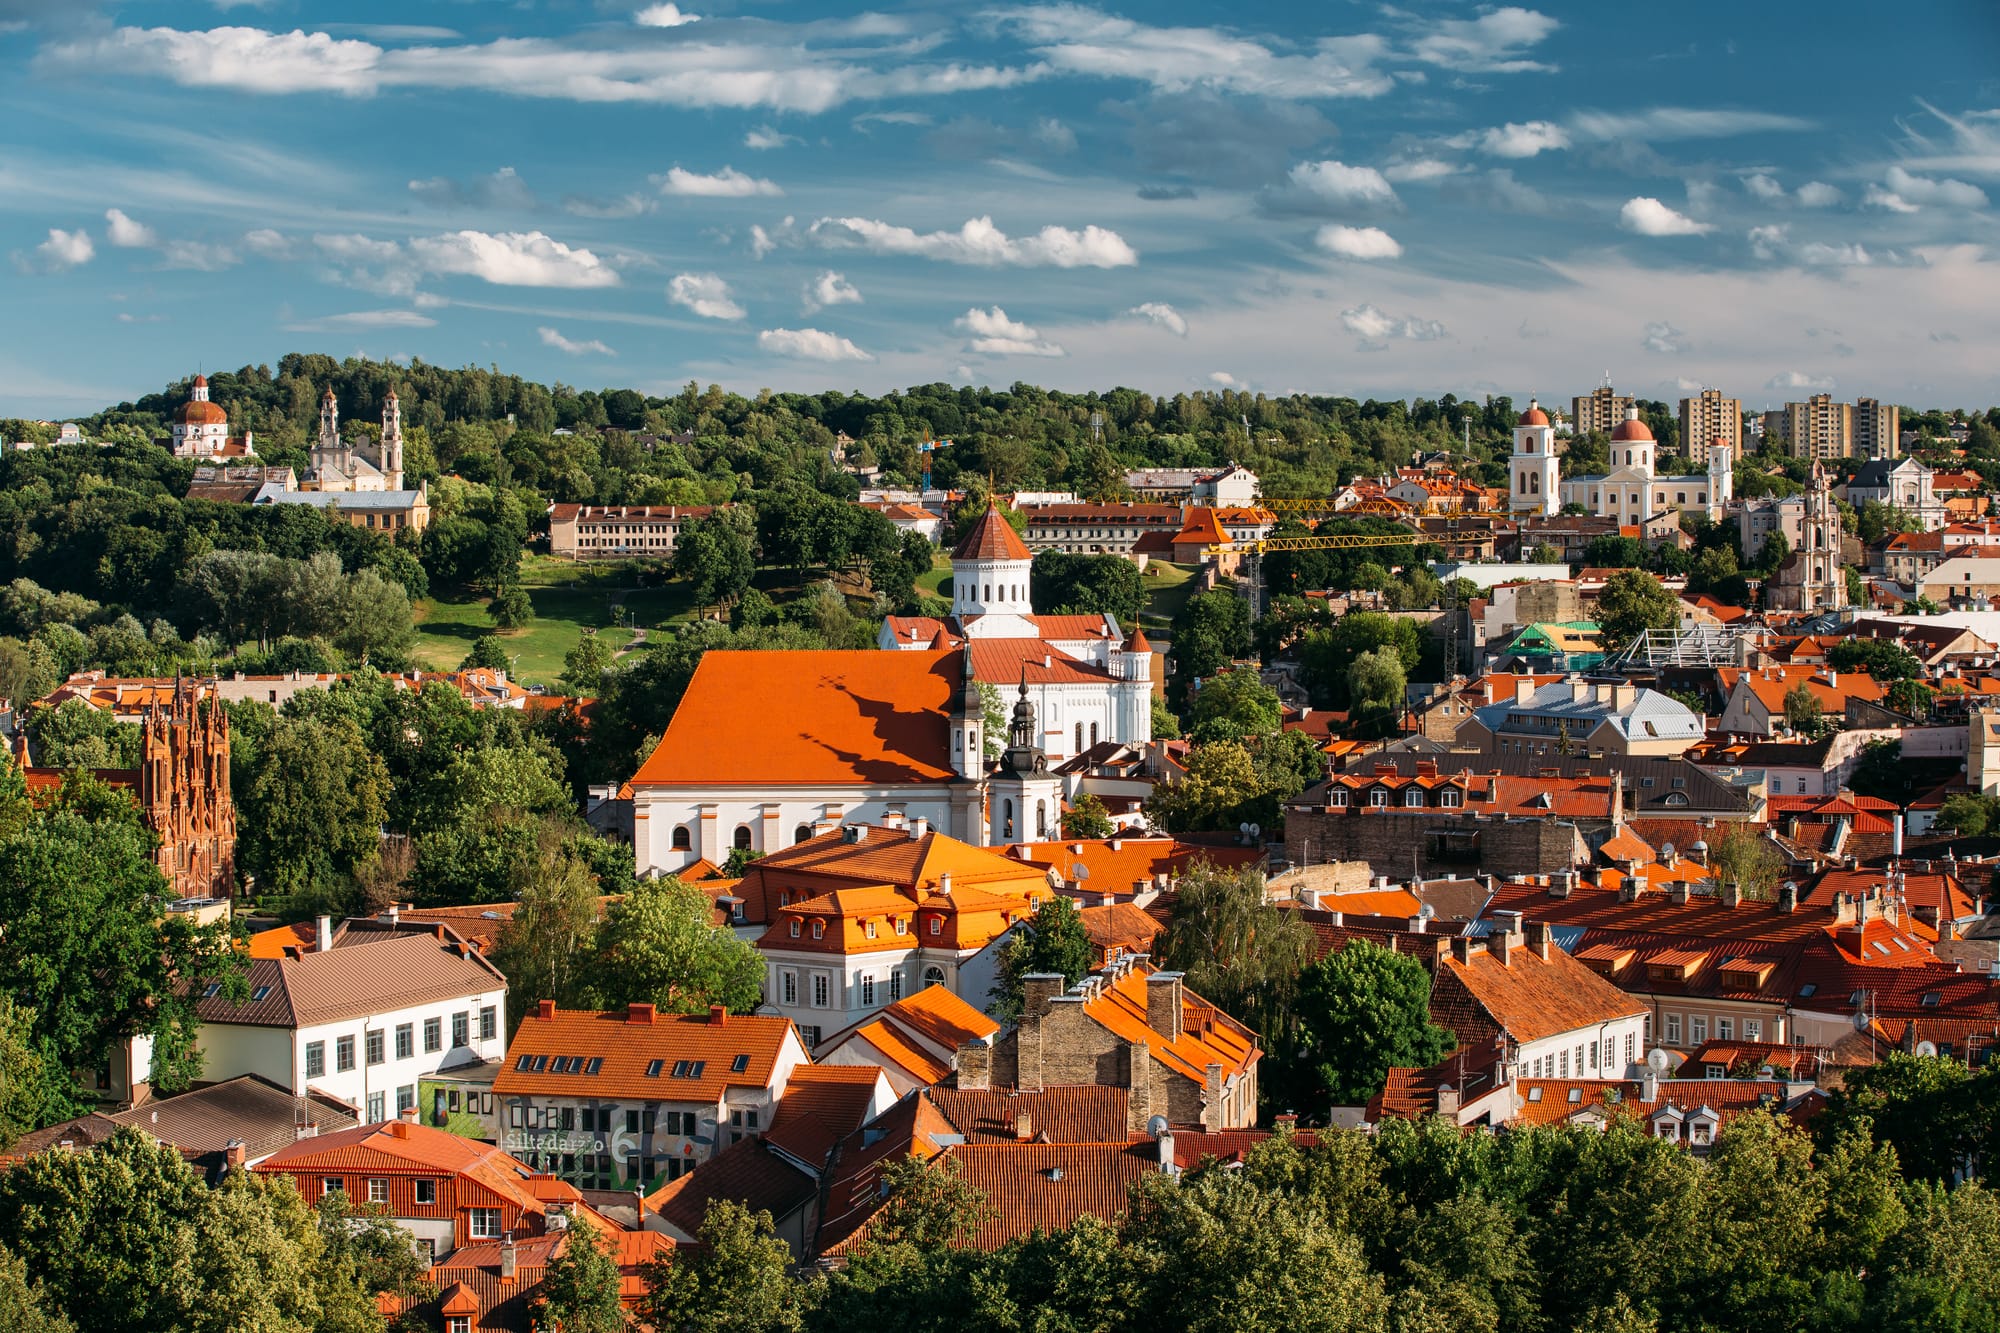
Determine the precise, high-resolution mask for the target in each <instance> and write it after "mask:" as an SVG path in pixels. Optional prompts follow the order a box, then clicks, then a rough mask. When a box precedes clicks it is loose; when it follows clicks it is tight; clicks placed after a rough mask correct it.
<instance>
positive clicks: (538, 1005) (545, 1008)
mask: <svg viewBox="0 0 2000 1333" xmlns="http://www.w3.org/2000/svg"><path fill="white" fill-rule="evenodd" d="M555 1016H556V1002H555V1001H554V1000H538V1001H536V1002H535V1017H536V1018H539V1019H541V1020H542V1021H543V1022H544V1023H546V1022H548V1021H549V1020H550V1019H552V1018H554V1017H555Z"/></svg>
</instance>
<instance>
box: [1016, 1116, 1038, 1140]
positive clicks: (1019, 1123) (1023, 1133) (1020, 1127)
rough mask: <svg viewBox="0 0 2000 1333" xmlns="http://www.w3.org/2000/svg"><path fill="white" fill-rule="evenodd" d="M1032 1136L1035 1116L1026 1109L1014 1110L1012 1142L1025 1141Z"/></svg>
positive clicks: (1033, 1134) (1033, 1135)
mask: <svg viewBox="0 0 2000 1333" xmlns="http://www.w3.org/2000/svg"><path fill="white" fill-rule="evenodd" d="M1034 1137H1035V1118H1034V1117H1033V1116H1031V1115H1029V1114H1028V1113H1027V1112H1026V1111H1019V1112H1016V1113H1015V1116H1014V1142H1016V1143H1026V1142H1028V1141H1029V1140H1031V1139H1033V1138H1034Z"/></svg>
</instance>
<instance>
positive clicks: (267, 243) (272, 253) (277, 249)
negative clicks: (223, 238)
mask: <svg viewBox="0 0 2000 1333" xmlns="http://www.w3.org/2000/svg"><path fill="white" fill-rule="evenodd" d="M243 244H244V245H245V246H246V247H247V248H248V249H249V250H250V252H251V253H252V254H259V255H262V256H264V257H265V258H266V259H290V258H291V257H292V241H291V238H290V237H289V236H286V235H285V234H284V233H283V232H277V231H273V230H271V229H270V228H269V227H259V228H258V229H257V230H255V231H253V232H248V233H245V235H244V237H243Z"/></svg>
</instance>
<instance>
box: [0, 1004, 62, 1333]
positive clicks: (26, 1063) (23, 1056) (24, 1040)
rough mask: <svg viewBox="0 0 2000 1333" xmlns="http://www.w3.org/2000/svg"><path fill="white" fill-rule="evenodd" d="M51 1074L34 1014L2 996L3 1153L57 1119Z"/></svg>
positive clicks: (58, 1096)
mask: <svg viewBox="0 0 2000 1333" xmlns="http://www.w3.org/2000/svg"><path fill="white" fill-rule="evenodd" d="M52 1072H53V1071H51V1070H50V1069H49V1068H48V1067H47V1066H45V1065H44V1064H43V1063H42V1057H41V1053H40V1052H39V1051H38V1050H37V1049H36V1046H35V1015H34V1013H33V1012H32V1011H31V1010H28V1009H24V1008H22V1007H21V1006H19V1005H17V1004H15V1003H14V1001H13V1000H12V999H11V998H9V997H7V996H5V995H0V1152H5V1151H6V1150H7V1149H8V1148H11V1147H13V1146H14V1141H15V1140H16V1139H18V1138H20V1137H21V1135H23V1134H25V1133H27V1132H28V1131H29V1130H31V1129H39V1128H41V1127H42V1126H43V1125H45V1124H48V1123H49V1122H51V1121H53V1120H55V1119H57V1117H56V1116H53V1115H49V1114H47V1113H46V1112H45V1111H44V1109H43V1108H44V1107H45V1106H47V1105H48V1104H49V1103H50V1102H51V1101H56V1100H59V1099H61V1098H62V1090H61V1089H51V1088H50V1087H49V1086H48V1084H47V1082H46V1081H45V1080H47V1079H48V1078H49V1077H50V1076H51V1074H52ZM0 1327H4V1324H0Z"/></svg>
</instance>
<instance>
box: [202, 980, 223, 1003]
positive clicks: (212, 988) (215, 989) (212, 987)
mask: <svg viewBox="0 0 2000 1333" xmlns="http://www.w3.org/2000/svg"><path fill="white" fill-rule="evenodd" d="M221 993H222V983H221V982H219V981H211V982H209V983H208V989H207V990H205V991H203V992H202V993H201V998H202V999H204V1000H212V999H214V998H215V997H216V996H217V995H220V994H221Z"/></svg>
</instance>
